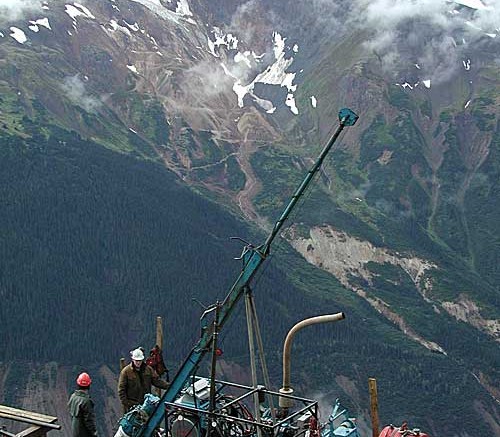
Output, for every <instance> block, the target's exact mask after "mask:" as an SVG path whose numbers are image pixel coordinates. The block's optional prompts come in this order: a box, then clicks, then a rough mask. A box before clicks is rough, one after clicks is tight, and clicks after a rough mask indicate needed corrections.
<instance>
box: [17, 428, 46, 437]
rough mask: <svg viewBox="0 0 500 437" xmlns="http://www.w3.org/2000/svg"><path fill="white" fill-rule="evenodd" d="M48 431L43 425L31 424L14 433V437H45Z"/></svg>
mask: <svg viewBox="0 0 500 437" xmlns="http://www.w3.org/2000/svg"><path fill="white" fill-rule="evenodd" d="M48 431H50V430H48V429H47V428H46V427H44V426H31V427H29V428H26V429H25V430H24V431H21V432H20V433H18V434H16V437H28V436H29V437H45V436H46V435H47V432H48Z"/></svg>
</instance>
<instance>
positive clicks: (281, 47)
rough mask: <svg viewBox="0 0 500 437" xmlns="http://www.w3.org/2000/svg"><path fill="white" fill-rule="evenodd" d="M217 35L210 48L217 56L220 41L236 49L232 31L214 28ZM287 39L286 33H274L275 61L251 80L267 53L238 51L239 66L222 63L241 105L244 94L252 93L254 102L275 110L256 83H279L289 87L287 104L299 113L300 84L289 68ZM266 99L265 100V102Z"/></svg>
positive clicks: (266, 108) (291, 60)
mask: <svg viewBox="0 0 500 437" xmlns="http://www.w3.org/2000/svg"><path fill="white" fill-rule="evenodd" d="M213 34H214V36H215V41H210V40H209V49H210V52H211V53H212V54H213V55H214V56H217V57H218V56H219V54H218V53H217V52H216V47H217V48H218V47H220V46H221V45H224V46H226V47H227V48H228V49H233V50H234V49H236V48H237V46H238V39H237V38H236V37H234V36H233V35H231V34H227V35H225V34H224V33H223V32H222V31H221V30H220V29H218V28H215V29H214V32H213ZM285 40H286V38H283V36H282V35H281V34H280V33H278V32H274V33H273V41H274V46H273V54H274V62H273V63H272V64H270V65H267V66H266V67H265V68H264V70H262V71H260V72H259V73H257V75H256V76H255V77H254V79H253V80H252V81H251V82H250V83H247V84H245V82H247V79H246V78H247V77H248V76H249V75H250V74H252V73H253V74H255V73H254V71H255V70H257V71H258V70H259V67H260V68H262V67H261V66H262V63H263V58H264V54H262V55H260V56H257V55H256V54H255V52H253V51H248V50H247V51H244V52H238V53H236V54H235V55H234V58H233V59H234V62H235V64H236V65H238V66H239V67H238V68H231V67H230V66H228V65H226V64H224V63H221V66H222V68H223V70H224V72H225V74H226V75H228V76H230V77H231V78H232V79H234V84H233V91H234V93H235V94H236V96H237V98H238V106H239V107H240V108H242V107H243V106H244V98H245V96H247V95H248V96H250V97H251V98H252V100H253V101H254V102H256V103H257V104H258V105H259V106H261V107H262V108H263V109H265V110H266V112H268V113H273V112H274V111H275V109H276V108H275V107H274V106H272V107H270V104H271V105H272V103H271V102H269V101H268V100H265V99H262V98H260V97H259V96H257V95H255V93H254V89H255V85H256V84H258V83H262V84H265V85H278V86H280V87H283V88H286V89H287V96H286V99H285V105H286V106H288V107H289V108H290V111H291V112H292V113H293V114H296V115H297V114H298V113H299V110H298V108H297V106H296V104H295V96H294V93H295V91H296V90H297V85H296V84H294V83H293V81H294V79H295V74H296V73H292V72H287V70H288V68H289V67H290V65H291V64H292V62H293V60H294V58H293V57H289V58H287V57H286V48H285ZM292 50H293V51H294V52H297V51H298V46H297V45H294V47H293V49H292ZM263 102H264V103H263Z"/></svg>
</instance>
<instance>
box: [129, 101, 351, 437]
mask: <svg viewBox="0 0 500 437" xmlns="http://www.w3.org/2000/svg"><path fill="white" fill-rule="evenodd" d="M357 120H358V116H357V115H356V114H355V113H354V112H353V111H351V110H350V109H347V108H344V109H341V110H340V112H339V122H340V124H339V127H338V128H337V130H336V131H335V133H334V134H333V136H332V138H331V139H330V141H328V144H327V145H326V146H325V147H324V148H323V150H322V151H321V153H320V155H319V157H318V159H317V160H316V162H315V163H314V165H313V166H312V168H311V169H310V170H309V172H308V173H307V175H306V176H305V178H304V180H303V181H302V183H301V184H300V185H299V187H298V188H297V190H296V191H295V193H294V194H293V196H292V198H291V199H290V202H289V203H288V205H287V206H286V208H285V209H284V211H283V213H282V214H281V216H280V218H279V219H278V221H277V222H276V223H275V225H274V228H273V230H272V231H271V233H270V234H269V236H268V237H267V239H266V241H265V242H264V244H262V245H261V246H259V247H253V246H252V245H247V246H246V247H245V249H244V251H243V256H242V259H243V269H242V271H241V273H240V275H239V276H238V278H237V279H236V282H235V283H234V284H233V286H232V287H231V290H230V291H229V293H228V294H227V296H226V298H225V299H224V302H222V304H221V305H220V309H219V329H220V328H222V326H224V323H225V322H226V321H227V320H228V318H229V316H230V315H231V312H232V311H233V309H234V307H235V305H236V303H237V302H238V300H239V299H240V297H241V296H242V295H243V293H244V290H245V288H246V287H248V285H249V284H250V282H251V280H252V278H253V277H254V275H255V273H256V272H257V270H258V269H259V267H260V265H261V264H262V263H263V262H264V260H265V259H266V257H267V256H268V255H269V252H270V249H271V244H272V242H273V241H274V239H275V238H276V236H277V235H278V233H279V231H280V230H281V228H282V227H283V224H284V223H285V221H286V219H287V218H288V217H289V216H290V213H291V212H292V210H293V208H294V207H295V205H296V204H297V202H298V200H299V199H300V197H301V196H302V194H303V193H304V191H305V190H306V188H307V187H308V185H309V184H310V182H311V180H312V179H313V177H314V175H315V174H316V172H317V171H318V170H319V168H320V167H321V165H322V164H323V161H324V159H325V157H326V155H327V154H328V152H329V151H330V149H331V148H332V146H333V144H334V143H335V141H336V140H337V138H338V137H339V135H340V133H341V132H342V131H343V130H344V128H345V127H346V126H353V125H354V124H355V123H356V121H357ZM212 334H213V333H212V332H211V330H210V329H207V326H205V327H204V328H203V332H202V335H201V337H200V339H199V340H198V343H197V344H196V345H195V346H194V348H193V349H192V351H191V352H190V354H189V355H188V356H187V358H186V360H185V361H184V363H183V364H182V366H181V367H180V368H179V370H178V371H177V374H176V375H175V377H174V378H173V380H172V382H171V384H170V386H169V388H168V389H167V390H166V391H165V393H164V394H163V396H162V397H161V399H160V402H159V403H158V406H157V407H156V409H155V410H154V411H153V413H152V414H151V416H150V417H149V420H148V422H147V423H146V425H145V426H144V427H143V428H142V429H141V430H140V431H139V432H138V434H137V437H139V436H150V435H152V434H153V431H154V429H155V428H156V427H158V426H159V425H160V423H161V421H162V420H163V417H164V415H165V411H164V410H165V409H164V408H163V405H164V403H165V402H173V401H174V400H175V398H176V397H177V396H178V394H179V393H180V391H181V390H182V389H183V388H184V386H185V384H186V381H187V380H188V379H189V377H190V376H192V375H193V374H194V372H195V371H196V369H197V368H198V366H199V364H200V363H201V360H202V359H203V357H204V356H205V354H206V353H207V352H208V351H209V350H210V346H211V343H212V338H213V336H212Z"/></svg>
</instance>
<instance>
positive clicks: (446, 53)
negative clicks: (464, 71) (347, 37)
mask: <svg viewBox="0 0 500 437" xmlns="http://www.w3.org/2000/svg"><path fill="white" fill-rule="evenodd" d="M483 4H484V5H485V6H486V9H480V10H474V9H471V8H467V7H464V6H460V5H458V4H456V3H454V2H450V1H445V0H442V1H439V0H411V1H408V0H356V1H355V2H354V3H353V5H354V6H353V9H352V11H351V15H350V19H349V22H350V23H351V24H352V26H353V27H354V28H356V29H358V30H361V31H365V32H368V35H369V39H368V40H367V41H366V42H365V43H364V46H365V47H366V49H367V50H369V51H371V52H372V53H374V54H375V55H376V56H377V57H378V59H379V61H380V63H381V67H382V69H383V70H384V71H385V72H393V73H394V72H397V73H402V72H403V73H404V69H408V68H410V67H413V66H415V64H418V66H419V68H420V69H421V71H420V75H426V78H428V79H431V80H432V82H433V83H439V82H443V81H446V80H447V79H449V77H450V76H451V75H453V74H454V72H455V71H456V70H457V68H459V67H460V66H461V62H460V61H461V60H462V59H463V58H464V57H465V56H466V53H467V51H469V50H471V49H477V48H478V45H480V44H482V43H483V42H489V41H491V38H490V37H488V36H486V34H487V33H498V31H499V27H500V0H489V1H488V0H483Z"/></svg>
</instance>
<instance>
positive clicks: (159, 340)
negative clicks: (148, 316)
mask: <svg viewBox="0 0 500 437" xmlns="http://www.w3.org/2000/svg"><path fill="white" fill-rule="evenodd" d="M156 344H157V345H158V346H159V348H160V349H161V350H162V351H163V324H162V320H161V317H160V316H158V317H157V318H156Z"/></svg>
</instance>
